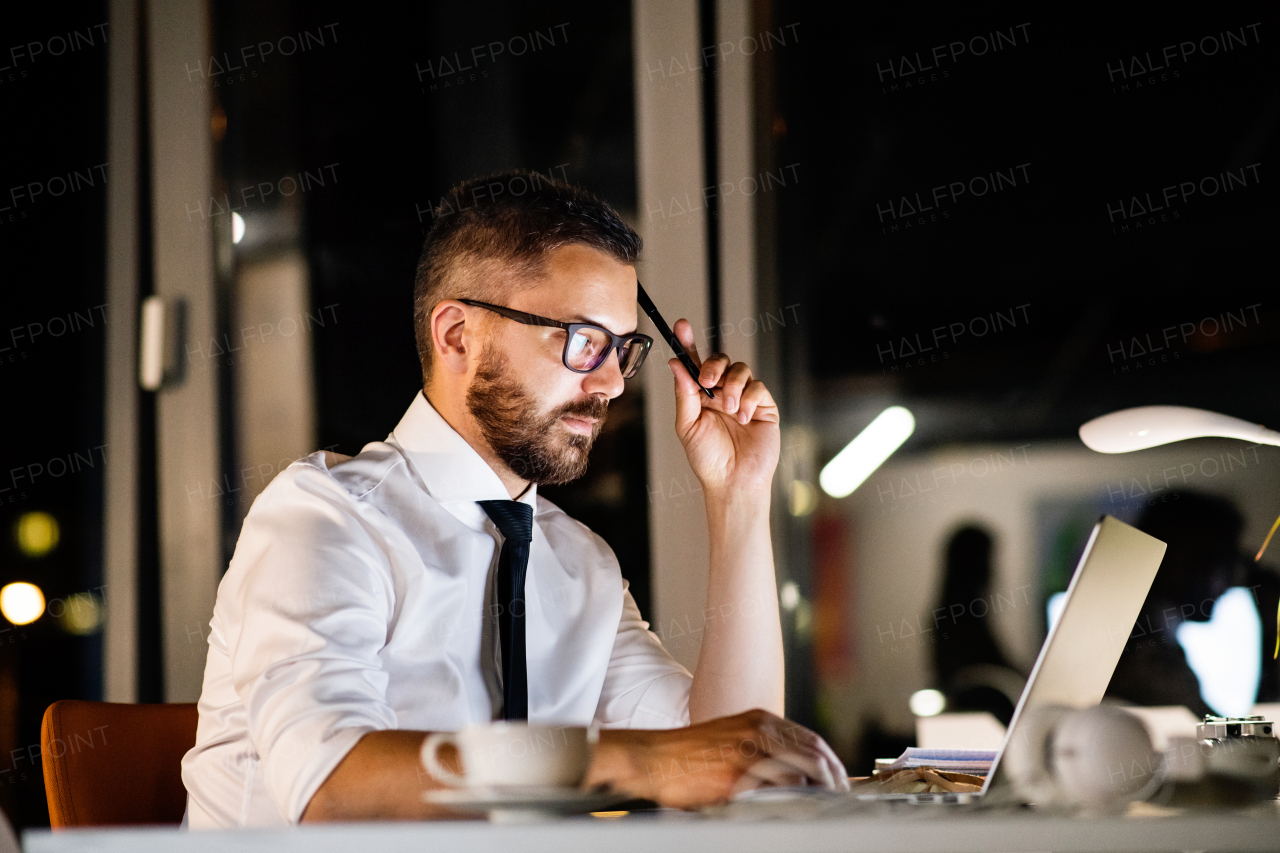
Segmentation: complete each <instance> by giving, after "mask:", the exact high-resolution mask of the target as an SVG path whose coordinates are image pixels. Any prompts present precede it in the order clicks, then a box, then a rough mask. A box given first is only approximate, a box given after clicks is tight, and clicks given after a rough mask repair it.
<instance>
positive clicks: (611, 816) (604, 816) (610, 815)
mask: <svg viewBox="0 0 1280 853" xmlns="http://www.w3.org/2000/svg"><path fill="white" fill-rule="evenodd" d="M628 814H630V812H592V813H591V816H592V817H598V818H600V819H601V820H617V819H618V818H620V817H626V816H627V815H628Z"/></svg>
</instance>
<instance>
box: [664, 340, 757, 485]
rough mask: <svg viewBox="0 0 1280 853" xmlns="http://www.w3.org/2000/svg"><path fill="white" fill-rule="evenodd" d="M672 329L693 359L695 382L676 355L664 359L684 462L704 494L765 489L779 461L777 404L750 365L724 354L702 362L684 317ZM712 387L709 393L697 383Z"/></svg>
mask: <svg viewBox="0 0 1280 853" xmlns="http://www.w3.org/2000/svg"><path fill="white" fill-rule="evenodd" d="M674 331H675V335H676V337H677V338H679V339H680V343H681V344H682V345H683V346H684V348H685V349H686V350H688V351H689V357H690V358H692V359H693V362H694V364H696V365H698V366H699V368H700V372H699V374H698V381H697V382H694V381H693V378H692V377H691V376H689V372H688V371H687V370H685V368H684V365H683V364H681V363H680V360H679V359H676V358H673V359H671V360H670V361H669V362H667V364H668V365H669V366H670V367H671V372H672V373H674V374H675V377H676V435H678V436H679V437H680V441H681V443H682V444H683V445H684V450H685V454H686V455H688V457H689V465H690V467H692V468H693V473H694V474H696V475H697V477H698V480H699V481H700V482H701V483H702V487H703V489H704V490H706V492H707V493H708V494H709V495H716V494H725V493H726V492H736V493H740V492H743V491H751V492H764V493H765V494H767V493H768V491H769V486H770V483H771V482H772V481H773V470H774V468H776V467H777V465H778V447H779V444H780V441H779V432H778V407H777V406H776V405H775V404H774V402H773V397H772V395H770V394H769V389H768V388H766V387H765V386H764V383H763V382H761V381H760V380H759V379H753V378H752V376H751V368H750V367H748V366H747V365H745V364H743V363H742V362H736V363H732V364H731V363H730V362H729V357H728V356H727V355H724V354H717V355H713V356H711V357H710V358H708V359H707V360H706V361H705V362H704V361H703V360H702V359H701V358H700V357H699V355H698V348H697V346H696V345H695V344H694V342H693V327H692V326H690V325H689V321H688V320H683V319H682V320H677V321H676V325H675V329H674ZM699 386H701V387H702V388H711V389H713V390H714V391H715V395H716V396H715V399H714V400H712V399H709V398H708V397H707V395H706V394H704V393H702V391H701V389H700V388H699Z"/></svg>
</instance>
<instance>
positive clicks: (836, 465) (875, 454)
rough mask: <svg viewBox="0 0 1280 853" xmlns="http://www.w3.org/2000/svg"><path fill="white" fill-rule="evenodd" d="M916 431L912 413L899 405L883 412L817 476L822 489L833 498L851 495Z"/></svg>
mask: <svg viewBox="0 0 1280 853" xmlns="http://www.w3.org/2000/svg"><path fill="white" fill-rule="evenodd" d="M915 429H916V419H915V417H913V416H912V414H911V412H909V411H907V410H906V409H904V408H903V407H902V406H890V407H889V408H887V409H885V410H884V411H883V412H881V413H880V414H878V415H876V419H875V420H874V421H872V422H871V423H869V424H867V428H866V429H864V430H863V431H862V432H860V433H858V436H857V438H855V439H854V440H853V441H851V442H849V443H848V444H847V445H845V448H844V450H841V451H840V452H839V453H837V454H836V456H835V458H834V459H832V460H831V461H830V462H828V463H827V465H826V467H825V468H823V469H822V473H821V474H819V475H818V483H819V484H820V485H821V486H822V490H823V491H824V492H826V493H827V494H829V495H831V497H833V498H843V497H847V496H848V495H851V494H853V491H854V489H856V488H858V486H861V485H862V484H863V482H864V481H865V480H866V479H867V478H868V477H870V476H871V475H872V473H874V472H875V470H876V469H877V468H879V467H880V466H881V465H883V464H884V461H885V460H886V459H888V458H889V457H890V456H892V455H893V452H894V451H895V450H897V449H898V448H899V447H901V446H902V443H903V442H904V441H906V440H907V439H908V438H910V437H911V433H913V432H915Z"/></svg>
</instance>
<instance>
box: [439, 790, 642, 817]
mask: <svg viewBox="0 0 1280 853" xmlns="http://www.w3.org/2000/svg"><path fill="white" fill-rule="evenodd" d="M422 799H423V800H424V801H425V802H428V803H434V804H435V805H438V806H448V807H449V808H452V809H457V810H459V811H464V812H486V813H488V815H489V819H490V820H492V821H494V822H495V823H520V822H526V821H534V820H547V819H550V818H554V817H563V816H567V815H575V814H586V813H587V812H595V811H602V810H603V809H606V808H608V807H609V806H612V805H616V804H618V803H621V802H624V801H626V800H629V799H633V797H631V796H630V795H629V794H622V793H618V792H614V791H605V792H599V791H580V790H578V789H577V788H558V787H551V786H548V787H526V786H512V787H497V786H492V787H475V788H444V789H441V790H437V791H427V792H426V793H424V794H423V795H422Z"/></svg>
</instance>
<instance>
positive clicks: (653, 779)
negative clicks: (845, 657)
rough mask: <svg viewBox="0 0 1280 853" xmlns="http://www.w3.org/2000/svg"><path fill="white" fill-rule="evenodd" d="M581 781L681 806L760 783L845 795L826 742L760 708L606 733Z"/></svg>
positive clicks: (845, 784) (844, 777) (840, 769)
mask: <svg viewBox="0 0 1280 853" xmlns="http://www.w3.org/2000/svg"><path fill="white" fill-rule="evenodd" d="M583 784H584V787H587V788H594V787H606V786H607V787H608V788H611V789H613V790H617V791H624V792H627V793H629V794H632V795H634V796H636V797H642V798H644V799H648V800H653V801H655V802H657V803H659V804H660V805H664V806H670V807H673V808H682V809H688V808H697V807H699V806H706V805H712V804H714V803H723V802H725V801H726V800H728V799H729V798H730V797H732V796H733V795H734V794H737V793H740V792H742V791H747V790H750V789H752V788H758V787H761V786H764V785H802V784H812V785H820V786H822V787H825V788H829V789H831V790H836V791H847V790H849V778H848V774H847V773H846V771H845V768H844V765H843V764H841V763H840V759H839V758H837V757H836V754H835V753H834V752H833V751H832V750H831V747H830V746H828V745H827V743H826V741H824V740H823V739H822V738H820V737H818V735H816V734H814V733H813V732H811V731H809V730H808V729H806V728H805V727H804V726H801V725H797V724H796V723H793V722H790V721H789V720H784V719H782V718H781V717H778V716H775V715H773V714H770V713H769V712H768V711H761V710H754V711H747V712H746V713H743V714H738V715H736V716H733V717H721V718H720V719H717V720H710V721H708V722H705V723H701V724H699V725H696V726H689V727H687V728H683V729H670V730H666V731H637V730H630V729H608V730H605V731H603V732H601V733H600V743H599V745H598V746H597V747H596V754H595V758H594V759H593V761H592V764H591V769H590V770H589V771H588V772H587V779H586V781H585V782H584V783H583Z"/></svg>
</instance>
